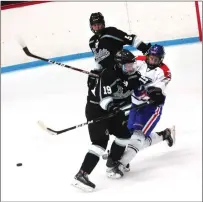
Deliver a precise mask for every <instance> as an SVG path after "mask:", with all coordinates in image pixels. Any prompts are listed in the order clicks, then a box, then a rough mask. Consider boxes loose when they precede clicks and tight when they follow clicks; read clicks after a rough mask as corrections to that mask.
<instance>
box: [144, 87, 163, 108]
mask: <svg viewBox="0 0 203 202" xmlns="http://www.w3.org/2000/svg"><path fill="white" fill-rule="evenodd" d="M147 95H148V96H149V97H150V99H151V100H153V101H154V104H155V105H157V106H158V105H161V104H163V103H164V101H165V96H164V95H163V94H162V90H161V88H157V87H153V86H151V87H149V88H147Z"/></svg>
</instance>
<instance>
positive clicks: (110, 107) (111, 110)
mask: <svg viewBox="0 0 203 202" xmlns="http://www.w3.org/2000/svg"><path fill="white" fill-rule="evenodd" d="M107 111H108V112H109V113H115V114H117V113H118V112H120V108H119V106H118V105H117V104H115V103H113V102H110V103H109V104H108V106H107Z"/></svg>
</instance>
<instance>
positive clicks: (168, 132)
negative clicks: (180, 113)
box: [158, 126, 176, 147]
mask: <svg viewBox="0 0 203 202" xmlns="http://www.w3.org/2000/svg"><path fill="white" fill-rule="evenodd" d="M158 135H161V136H163V140H166V141H167V143H168V146H169V147H172V146H173V145H174V144H175V135H176V131H175V126H172V127H171V128H166V129H165V130H164V131H161V132H158Z"/></svg>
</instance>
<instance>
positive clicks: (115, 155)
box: [109, 141, 125, 161]
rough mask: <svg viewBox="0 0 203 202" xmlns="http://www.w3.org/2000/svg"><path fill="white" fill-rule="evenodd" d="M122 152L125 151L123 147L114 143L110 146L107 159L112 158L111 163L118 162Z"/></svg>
mask: <svg viewBox="0 0 203 202" xmlns="http://www.w3.org/2000/svg"><path fill="white" fill-rule="evenodd" d="M124 151H125V147H123V146H120V145H118V144H116V143H115V141H114V142H113V143H112V145H111V150H110V154H109V157H110V158H112V160H113V161H118V160H120V158H121V156H122V155H123V153H124Z"/></svg>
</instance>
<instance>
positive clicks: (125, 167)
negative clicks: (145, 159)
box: [123, 163, 130, 172]
mask: <svg viewBox="0 0 203 202" xmlns="http://www.w3.org/2000/svg"><path fill="white" fill-rule="evenodd" d="M123 171H125V172H130V164H129V163H128V164H127V165H126V166H123Z"/></svg>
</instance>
